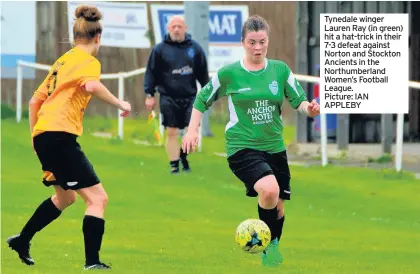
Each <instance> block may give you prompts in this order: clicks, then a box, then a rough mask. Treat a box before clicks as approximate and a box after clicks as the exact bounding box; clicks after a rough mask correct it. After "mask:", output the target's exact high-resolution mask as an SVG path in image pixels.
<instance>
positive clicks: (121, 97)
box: [118, 73, 124, 140]
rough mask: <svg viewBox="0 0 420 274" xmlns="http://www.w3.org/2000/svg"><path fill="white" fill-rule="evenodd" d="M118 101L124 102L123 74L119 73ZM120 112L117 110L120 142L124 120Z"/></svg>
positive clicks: (122, 135)
mask: <svg viewBox="0 0 420 274" xmlns="http://www.w3.org/2000/svg"><path fill="white" fill-rule="evenodd" d="M118 99H119V100H121V101H123V100H124V73H120V75H119V77H118ZM121 114H122V110H120V109H119V110H118V137H119V138H120V140H122V139H123V138H124V118H123V117H121Z"/></svg>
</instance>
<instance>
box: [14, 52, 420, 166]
mask: <svg viewBox="0 0 420 274" xmlns="http://www.w3.org/2000/svg"><path fill="white" fill-rule="evenodd" d="M23 67H29V68H34V69H40V70H44V71H49V70H50V68H51V66H48V65H43V64H37V63H29V62H25V61H21V60H19V61H18V66H17V85H16V87H17V88H16V121H17V122H20V121H21V119H22V83H23ZM145 72H146V68H140V69H136V70H133V71H129V72H120V73H110V74H102V75H101V79H118V99H120V100H124V91H125V89H124V80H125V78H129V77H133V76H137V75H141V74H143V73H145ZM213 75H214V72H210V76H213ZM295 77H296V79H297V80H298V81H302V82H307V83H319V77H314V76H309V75H299V74H295ZM408 86H409V87H410V88H413V89H420V82H414V81H409V82H408ZM120 114H121V110H119V111H118V136H119V138H121V139H123V138H124V118H123V117H121V116H120ZM320 116H321V117H320V118H321V151H322V152H321V153H322V165H323V166H326V165H327V164H328V155H327V118H326V114H321V115H320ZM159 119H160V120H161V119H162V116H161V115H160V117H159ZM160 125H162V122H161V121H160ZM160 131H161V134H162V136H163V127H162V126H161V127H160ZM403 133H404V114H402V113H399V114H398V115H397V135H396V151H395V169H396V170H397V171H401V169H402V155H403ZM201 150H202V129H201V126H200V130H199V143H198V151H201Z"/></svg>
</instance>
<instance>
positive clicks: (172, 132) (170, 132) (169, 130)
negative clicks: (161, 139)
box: [167, 127, 178, 138]
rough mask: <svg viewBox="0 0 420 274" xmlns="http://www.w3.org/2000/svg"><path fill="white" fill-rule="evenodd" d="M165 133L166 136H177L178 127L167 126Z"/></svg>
mask: <svg viewBox="0 0 420 274" xmlns="http://www.w3.org/2000/svg"><path fill="white" fill-rule="evenodd" d="M167 134H168V138H178V129H177V128H172V127H168V128H167Z"/></svg>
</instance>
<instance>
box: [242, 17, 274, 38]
mask: <svg viewBox="0 0 420 274" xmlns="http://www.w3.org/2000/svg"><path fill="white" fill-rule="evenodd" d="M269 29H270V27H269V26H268V23H267V21H266V20H265V19H264V18H262V17H261V16H259V15H252V16H250V17H248V19H247V20H246V21H245V23H244V24H243V26H242V42H243V41H244V39H245V36H246V35H247V33H248V32H250V31H255V32H257V31H259V30H265V31H267V35H268V32H269Z"/></svg>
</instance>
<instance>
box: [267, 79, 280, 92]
mask: <svg viewBox="0 0 420 274" xmlns="http://www.w3.org/2000/svg"><path fill="white" fill-rule="evenodd" d="M268 88H269V89H270V91H271V93H273V94H274V95H276V94H277V92H279V86H278V85H277V81H273V82H271V84H269V85H268Z"/></svg>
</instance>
